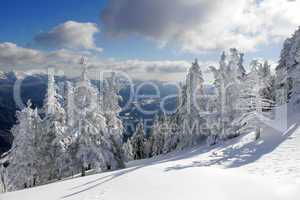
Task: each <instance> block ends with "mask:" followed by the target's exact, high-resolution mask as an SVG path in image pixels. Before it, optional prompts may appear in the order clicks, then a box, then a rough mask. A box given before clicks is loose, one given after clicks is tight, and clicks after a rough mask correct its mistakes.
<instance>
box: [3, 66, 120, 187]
mask: <svg viewBox="0 0 300 200" xmlns="http://www.w3.org/2000/svg"><path fill="white" fill-rule="evenodd" d="M83 68H84V70H83V72H82V75H81V77H80V80H79V81H78V82H77V83H76V84H75V85H74V84H73V83H71V82H67V84H65V85H66V87H65V88H66V92H65V94H64V95H61V94H59V92H58V91H59V88H58V86H57V84H56V83H55V80H54V76H53V75H49V80H48V92H47V95H46V97H45V101H44V106H43V108H42V110H41V112H38V109H37V108H35V109H33V108H32V104H31V102H30V101H28V103H27V106H26V107H25V108H24V109H22V110H21V111H19V112H17V124H16V125H15V126H14V127H13V128H12V134H13V136H14V141H13V145H12V148H11V150H10V153H9V166H8V167H7V171H6V177H5V184H6V187H7V189H8V190H17V189H21V188H26V187H30V186H35V185H40V184H44V183H46V182H48V181H51V180H57V179H62V178H65V177H69V176H72V175H75V174H76V173H82V175H84V174H85V171H86V170H87V169H94V170H95V171H103V170H110V169H117V168H122V167H124V163H123V160H124V155H123V151H122V133H123V127H122V123H121V121H120V120H119V119H118V113H119V111H120V107H119V106H118V100H119V98H118V95H117V88H116V86H115V84H114V83H115V82H114V78H115V77H114V74H113V73H112V76H111V77H110V78H109V79H108V80H106V81H104V83H103V84H102V86H103V88H101V92H100V91H99V90H98V89H97V88H95V87H94V86H93V85H92V84H91V82H90V80H89V79H88V78H87V70H86V67H85V65H84V66H83ZM104 108H105V109H104Z"/></svg>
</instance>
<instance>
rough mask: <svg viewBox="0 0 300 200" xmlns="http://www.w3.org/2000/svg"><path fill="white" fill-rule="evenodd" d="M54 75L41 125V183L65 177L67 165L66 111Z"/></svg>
mask: <svg viewBox="0 0 300 200" xmlns="http://www.w3.org/2000/svg"><path fill="white" fill-rule="evenodd" d="M57 89H58V87H57V85H56V84H55V80H54V76H53V74H51V73H49V75H48V90H47V95H46V97H45V100H44V107H43V115H44V118H43V120H42V122H41V124H40V126H41V127H42V128H41V129H42V130H41V134H40V138H39V143H40V145H39V149H38V152H39V154H40V155H39V158H41V160H40V161H39V162H38V163H39V165H40V169H42V172H41V174H40V175H39V178H40V181H41V182H46V181H48V180H52V179H57V178H61V177H62V176H63V167H64V165H65V163H64V159H63V154H64V153H65V148H66V145H65V144H64V137H65V128H66V126H65V110H64V109H63V107H62V106H61V103H60V102H59V101H60V100H62V96H61V95H59V94H58V93H57Z"/></svg>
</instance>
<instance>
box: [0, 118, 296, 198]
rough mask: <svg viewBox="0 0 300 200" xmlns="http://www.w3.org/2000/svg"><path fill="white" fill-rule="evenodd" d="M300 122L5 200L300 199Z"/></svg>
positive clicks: (137, 163) (14, 194)
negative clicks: (257, 136)
mask: <svg viewBox="0 0 300 200" xmlns="http://www.w3.org/2000/svg"><path fill="white" fill-rule="evenodd" d="M293 119H294V120H293ZM299 119H300V117H299V116H298V115H294V116H292V117H290V119H289V124H288V128H287V130H286V131H278V127H277V129H275V128H270V127H267V126H266V127H265V128H264V130H263V131H262V135H261V138H260V139H259V140H257V141H255V140H254V138H255V134H254V133H249V134H247V135H244V136H241V137H238V138H235V139H233V140H230V141H227V142H224V143H222V144H219V145H218V146H214V147H210V148H207V147H206V146H202V147H198V148H193V149H189V150H185V151H182V152H173V153H171V154H168V155H164V156H159V157H156V158H151V159H146V160H140V161H133V162H130V163H128V164H127V168H126V169H123V170H119V171H114V172H107V173H102V174H96V175H90V176H86V177H83V178H74V179H70V180H65V181H60V182H56V183H52V184H48V185H44V186H40V187H35V188H31V189H27V190H23V191H17V192H12V193H6V194H2V195H0V199H1V200H20V199H22V200H40V199H43V200H58V199H66V200H102V199H103V200H117V199H125V200H127V199H128V200H140V199H143V200H153V199H172V200H177V199H178V200H179V199H188V200H193V199H197V200H199V199H209V200H241V199H243V200H253V199H257V200H298V199H299V197H300V148H299V145H300V127H298V124H299V123H298V122H297V121H298V120H299ZM273 123H275V124H277V122H276V121H275V122H273ZM278 123H279V122H278ZM274 127H275V126H274Z"/></svg>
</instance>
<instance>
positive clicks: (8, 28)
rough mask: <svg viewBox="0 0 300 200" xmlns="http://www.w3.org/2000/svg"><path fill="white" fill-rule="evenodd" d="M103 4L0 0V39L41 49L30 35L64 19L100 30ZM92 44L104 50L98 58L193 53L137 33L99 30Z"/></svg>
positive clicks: (80, 0)
mask: <svg viewBox="0 0 300 200" xmlns="http://www.w3.org/2000/svg"><path fill="white" fill-rule="evenodd" d="M106 3H107V2H106V0H71V1H70V0H42V1H41V0H26V1H20V0H2V1H1V6H0V27H1V31H0V42H13V43H16V44H18V45H21V46H23V47H30V48H39V49H43V47H41V46H39V45H37V44H35V43H34V41H33V37H34V36H35V35H36V34H38V33H40V32H43V31H48V30H50V29H51V28H53V27H54V26H56V25H58V24H61V23H63V22H65V21H68V20H74V21H78V22H93V23H96V24H98V25H99V27H100V29H102V23H101V19H100V13H101V11H102V10H103V8H104V7H105V5H106ZM96 43H97V44H98V45H99V46H101V47H103V49H105V51H103V53H102V54H101V55H99V56H100V57H114V58H117V59H146V60H153V59H154V60H162V59H171V60H172V59H194V56H193V55H190V54H187V53H180V54H178V53H176V52H175V51H174V50H172V49H165V48H159V47H157V46H156V45H155V44H154V43H153V42H151V41H148V40H145V39H143V38H141V37H138V36H129V37H121V38H115V37H111V36H108V35H107V34H105V33H103V32H101V33H100V34H98V35H97V37H96ZM133 44H134V45H133ZM46 50H47V48H46Z"/></svg>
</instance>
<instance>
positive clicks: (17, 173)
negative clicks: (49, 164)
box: [6, 101, 40, 191]
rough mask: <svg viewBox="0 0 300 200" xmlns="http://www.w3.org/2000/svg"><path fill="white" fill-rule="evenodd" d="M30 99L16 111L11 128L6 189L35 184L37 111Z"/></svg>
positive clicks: (36, 170) (36, 172)
mask: <svg viewBox="0 0 300 200" xmlns="http://www.w3.org/2000/svg"><path fill="white" fill-rule="evenodd" d="M31 106H32V104H31V102H30V101H28V102H27V106H26V107H25V108H24V109H23V110H21V111H18V112H17V124H16V125H15V126H14V127H13V128H12V131H11V132H12V134H13V136H14V140H13V145H12V148H11V150H10V154H9V157H10V159H9V160H10V164H9V166H8V168H7V176H8V177H6V180H7V183H6V184H7V189H8V190H9V191H12V190H18V189H22V188H26V187H30V186H33V185H35V184H36V181H37V180H36V178H37V177H36V176H37V174H38V173H39V170H40V169H39V168H38V166H37V164H38V161H39V157H38V154H37V145H38V140H37V136H38V134H39V133H40V132H39V126H38V123H37V122H38V121H40V118H39V116H38V115H37V111H36V110H35V111H34V110H33V109H32V108H31Z"/></svg>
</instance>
